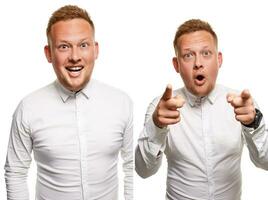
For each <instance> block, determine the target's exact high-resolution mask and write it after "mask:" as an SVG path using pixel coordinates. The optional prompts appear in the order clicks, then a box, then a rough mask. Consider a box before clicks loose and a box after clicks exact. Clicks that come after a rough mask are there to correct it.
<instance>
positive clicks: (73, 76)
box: [68, 70, 82, 78]
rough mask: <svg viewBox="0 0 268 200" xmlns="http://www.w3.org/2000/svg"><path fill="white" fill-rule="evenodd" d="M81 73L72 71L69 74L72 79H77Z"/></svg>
mask: <svg viewBox="0 0 268 200" xmlns="http://www.w3.org/2000/svg"><path fill="white" fill-rule="evenodd" d="M81 71H82V70H80V71H77V72H71V71H68V74H69V76H70V77H71V78H77V77H78V76H79V75H80V74H81Z"/></svg>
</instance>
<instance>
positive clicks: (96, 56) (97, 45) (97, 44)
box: [95, 42, 99, 59]
mask: <svg viewBox="0 0 268 200" xmlns="http://www.w3.org/2000/svg"><path fill="white" fill-rule="evenodd" d="M98 56H99V43H98V42H95V59H97V58H98Z"/></svg>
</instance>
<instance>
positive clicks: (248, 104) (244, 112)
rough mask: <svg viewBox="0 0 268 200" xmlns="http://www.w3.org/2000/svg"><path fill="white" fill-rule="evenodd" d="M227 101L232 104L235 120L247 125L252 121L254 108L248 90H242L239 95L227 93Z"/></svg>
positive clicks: (254, 112)
mask: <svg viewBox="0 0 268 200" xmlns="http://www.w3.org/2000/svg"><path fill="white" fill-rule="evenodd" d="M227 102H228V103H230V104H231V105H232V106H233V108H234V113H235V118H236V120H237V121H239V122H241V123H242V124H244V125H249V124H251V123H252V122H253V121H254V119H255V115H256V110H255V107H254V103H253V99H252V97H251V95H250V93H249V91H248V90H243V91H242V93H241V94H239V95H237V94H232V93H229V94H227Z"/></svg>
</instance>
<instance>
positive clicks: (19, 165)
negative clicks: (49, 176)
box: [5, 103, 32, 200]
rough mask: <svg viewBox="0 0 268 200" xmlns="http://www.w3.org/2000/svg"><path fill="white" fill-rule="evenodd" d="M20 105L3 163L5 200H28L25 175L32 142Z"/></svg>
mask: <svg viewBox="0 0 268 200" xmlns="http://www.w3.org/2000/svg"><path fill="white" fill-rule="evenodd" d="M24 117H25V116H24V112H23V104H22V103H20V104H19V106H18V108H17V110H16V111H15V113H14V115H13V120H12V125H11V131H10V138H9V143H8V149H7V157H6V163H5V181H6V190H7V200H17V199H20V200H29V192H28V186H27V174H28V169H29V167H30V164H31V161H32V159H31V152H32V140H31V137H30V130H29V127H28V126H27V124H26V120H25V118H24Z"/></svg>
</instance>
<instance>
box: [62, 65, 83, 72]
mask: <svg viewBox="0 0 268 200" xmlns="http://www.w3.org/2000/svg"><path fill="white" fill-rule="evenodd" d="M66 69H67V70H68V71H71V72H77V71H80V70H81V69H83V67H82V66H76V67H66Z"/></svg>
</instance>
